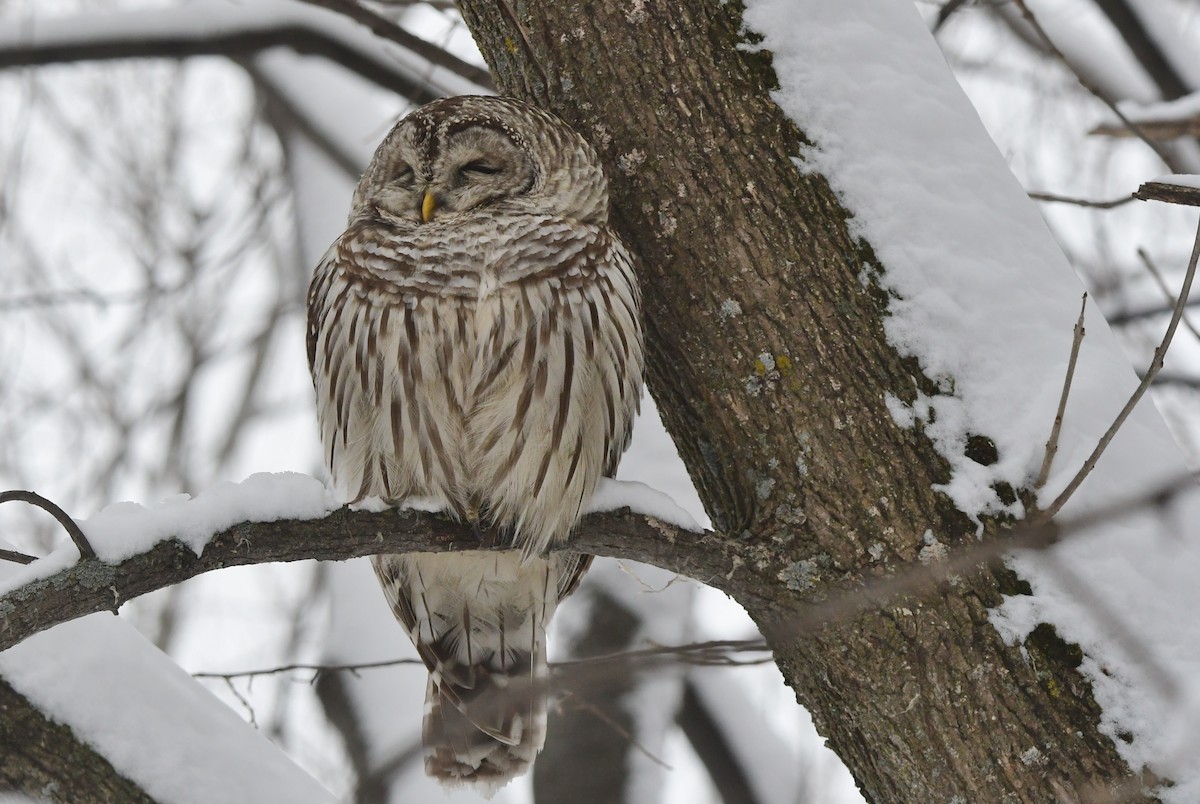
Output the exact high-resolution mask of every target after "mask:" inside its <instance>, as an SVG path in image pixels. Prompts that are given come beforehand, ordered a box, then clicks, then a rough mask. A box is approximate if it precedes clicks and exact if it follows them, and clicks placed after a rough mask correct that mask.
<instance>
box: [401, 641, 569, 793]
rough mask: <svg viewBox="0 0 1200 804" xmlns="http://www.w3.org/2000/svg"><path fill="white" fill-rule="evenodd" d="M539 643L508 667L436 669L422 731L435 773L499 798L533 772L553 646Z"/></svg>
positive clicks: (543, 732)
mask: <svg viewBox="0 0 1200 804" xmlns="http://www.w3.org/2000/svg"><path fill="white" fill-rule="evenodd" d="M538 630H539V631H540V630H541V629H538ZM533 647H534V650H533V652H532V654H523V655H522V654H517V655H516V656H514V657H513V658H514V660H515V661H513V662H512V663H511V664H510V665H509V666H508V667H507V668H506V670H507V671H508V672H505V673H497V672H495V671H493V670H490V669H488V668H486V667H483V666H480V665H475V666H472V667H466V668H464V667H461V666H460V667H455V668H447V667H445V666H444V665H443V666H440V667H438V669H436V670H434V671H433V672H431V673H430V674H429V686H428V687H427V688H426V692H425V720H424V724H423V728H422V734H421V736H422V740H423V742H424V744H425V772H426V773H427V774H429V775H430V776H432V777H433V778H435V779H437V780H438V781H440V782H442V783H443V784H448V785H458V784H470V785H472V786H473V787H474V788H475V789H476V790H477V791H478V792H479V793H481V794H482V795H484V796H486V797H488V798H491V796H492V795H493V794H494V793H495V792H496V791H497V790H499V789H500V788H501V787H503V786H504V785H506V784H507V783H508V782H509V781H511V780H512V779H513V778H515V777H517V776H520V775H521V774H523V773H525V772H526V771H527V770H529V766H530V765H532V764H533V760H534V759H535V758H536V757H537V755H538V752H539V751H541V750H542V744H543V743H544V742H545V740H546V688H545V679H546V659H545V651H544V650H540V649H539V648H540V647H541V645H535V646H533Z"/></svg>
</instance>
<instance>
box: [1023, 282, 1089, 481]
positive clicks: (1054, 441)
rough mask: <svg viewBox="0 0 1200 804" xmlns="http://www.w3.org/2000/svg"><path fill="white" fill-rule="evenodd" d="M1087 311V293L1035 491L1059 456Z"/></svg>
mask: <svg viewBox="0 0 1200 804" xmlns="http://www.w3.org/2000/svg"><path fill="white" fill-rule="evenodd" d="M1086 309H1087V293H1084V294H1083V302H1082V303H1081V304H1080V305H1079V318H1078V319H1076V321H1075V334H1074V336H1073V337H1072V339H1071V357H1070V359H1069V360H1068V361H1067V375H1066V377H1064V378H1063V389H1062V394H1060V395H1059V397H1058V411H1057V412H1056V413H1055V414H1054V426H1053V427H1051V428H1050V437H1049V438H1048V439H1046V454H1045V457H1043V458H1042V469H1041V471H1040V472H1038V476H1037V481H1036V482H1035V483H1034V484H1033V488H1034V490H1035V491H1040V490H1041V489H1042V487H1043V486H1045V485H1046V478H1048V477H1049V476H1050V467H1051V465H1053V463H1054V456H1055V455H1057V454H1058V438H1059V435H1060V434H1061V433H1062V423H1063V415H1064V414H1065V413H1066V410H1067V397H1069V396H1070V395H1071V383H1072V382H1074V380H1075V364H1076V363H1077V362H1078V360H1079V347H1080V345H1081V344H1082V343H1083V336H1084V329H1083V314H1084V311H1085V310H1086Z"/></svg>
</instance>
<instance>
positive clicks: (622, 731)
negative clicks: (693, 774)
mask: <svg viewBox="0 0 1200 804" xmlns="http://www.w3.org/2000/svg"><path fill="white" fill-rule="evenodd" d="M566 695H569V696H570V697H571V698H573V699H574V700H575V704H574V705H575V706H576V707H577V708H579V709H582V710H583V711H585V712H590V713H591V714H592V715H594V716H595V717H596V719H597V720H599V721H600V722H601V723H603V724H604V725H606V726H608V727H609V728H610V729H612V730H613V731H615V732H616V733H617V734H619V735H621V736H622V737H623V738H625V739H626V740H628V741H629V744H630V745H632V746H633V747H634V748H636V749H637V750H638V751H640V752H642V754H644V755H645V756H646V758H647V759H649V760H650V761H651V762H653V763H654V764H655V765H658V766H659V767H660V768H662V769H664V770H674V768H672V767H671V766H670V765H668V764H667V763H666V762H664V761H663V760H661V759H659V758H658V757H656V756H655V755H654V754H653V752H651V751H650V749H649V748H647V747H646V746H644V745H642V744H641V743H640V742H638V739H637V738H636V737H634V736H633V735H632V734H630V733H629V730H628V729H626V728H625V727H624V726H622V725H621V724H620V723H618V722H617V721H615V720H613V719H612V718H611V717H610V716H609V715H608V713H607V712H605V711H604V710H603V709H600V708H599V707H598V706H595V705H593V704H590V703H588V702H587V701H585V700H583V699H582V698H580V697H579V695H578V694H576V693H574V692H567V693H566Z"/></svg>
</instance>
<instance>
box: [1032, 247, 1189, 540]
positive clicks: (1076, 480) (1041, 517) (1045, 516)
mask: <svg viewBox="0 0 1200 804" xmlns="http://www.w3.org/2000/svg"><path fill="white" fill-rule="evenodd" d="M1197 260H1200V223H1198V224H1197V227H1196V242H1195V244H1194V245H1193V246H1192V257H1191V259H1190V260H1189V261H1188V267H1187V273H1186V274H1185V275H1184V277H1183V287H1181V288H1180V290H1179V297H1178V298H1177V299H1176V300H1175V309H1174V310H1173V311H1172V313H1171V323H1170V324H1168V325H1167V332H1166V334H1165V335H1163V339H1162V343H1160V344H1159V345H1158V348H1157V349H1155V350H1154V359H1153V360H1152V361H1151V362H1150V368H1149V369H1148V370H1147V371H1146V374H1145V376H1143V377H1142V381H1141V382H1140V383H1138V387H1137V389H1136V390H1135V391H1134V392H1133V394H1132V395H1131V396H1130V397H1129V401H1128V402H1126V403H1125V407H1123V408H1122V409H1121V412H1120V413H1119V414H1117V418H1116V419H1115V420H1114V421H1113V423H1112V424H1111V425H1110V426H1109V428H1108V430H1107V431H1106V432H1105V433H1104V436H1103V437H1102V438H1101V439H1100V442H1099V443H1098V444H1096V448H1095V449H1094V450H1092V454H1091V455H1089V456H1088V459H1087V460H1086V461H1084V463H1083V466H1082V467H1080V469H1079V471H1078V472H1077V473H1076V474H1075V477H1073V478H1072V479H1071V482H1070V483H1068V484H1067V487H1066V488H1065V489H1063V491H1062V493H1061V494H1059V495H1058V497H1057V498H1056V499H1055V500H1054V502H1052V503H1050V505H1049V506H1047V507H1046V508H1045V509H1043V510H1042V511H1041V512H1039V514H1038V515H1037V516H1036V517H1034V521H1035V522H1045V521H1048V520H1049V519H1050V518H1051V517H1053V516H1054V515H1055V514H1057V513H1058V512H1059V511H1060V510H1062V507H1063V506H1064V505H1066V503H1067V500H1069V499H1071V495H1072V494H1074V493H1075V490H1076V489H1078V488H1079V485H1080V484H1081V483H1083V481H1084V480H1085V479H1086V478H1087V476H1088V475H1090V474H1091V473H1092V470H1093V469H1095V468H1096V462H1097V461H1099V460H1100V456H1101V455H1102V454H1104V450H1106V449H1107V448H1108V445H1109V443H1111V442H1112V440H1113V437H1114V436H1116V434H1117V431H1118V430H1120V429H1121V425H1123V424H1125V420H1126V419H1128V418H1129V414H1131V413H1132V412H1133V409H1134V408H1135V407H1137V403H1138V402H1139V401H1140V400H1141V398H1142V396H1143V395H1144V394H1145V393H1146V389H1148V388H1149V387H1150V384H1151V383H1153V382H1154V377H1155V376H1156V375H1157V374H1158V372H1159V371H1160V370H1161V369H1162V365H1163V358H1165V357H1166V354H1167V349H1169V348H1170V346H1171V340H1172V339H1173V338H1174V337H1175V330H1176V329H1178V327H1179V321H1180V319H1181V318H1183V308H1184V305H1185V304H1187V298H1188V294H1189V293H1191V290H1192V279H1193V278H1194V277H1195V276H1196V262H1197Z"/></svg>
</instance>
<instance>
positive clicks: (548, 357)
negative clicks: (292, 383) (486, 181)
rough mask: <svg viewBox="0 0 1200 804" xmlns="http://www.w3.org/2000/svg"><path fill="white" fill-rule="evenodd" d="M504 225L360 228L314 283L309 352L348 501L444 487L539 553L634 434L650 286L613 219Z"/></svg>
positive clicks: (451, 497)
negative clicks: (642, 290) (610, 226)
mask: <svg viewBox="0 0 1200 804" xmlns="http://www.w3.org/2000/svg"><path fill="white" fill-rule="evenodd" d="M490 224H491V225H489V227H488V229H487V231H486V232H483V231H481V232H479V233H478V235H475V233H473V232H472V231H471V229H470V228H469V227H467V228H466V230H465V231H464V225H463V224H461V223H459V224H457V225H456V226H455V227H454V229H453V232H450V231H449V230H448V229H445V228H444V227H439V226H438V225H437V224H436V223H434V224H430V225H426V226H418V227H415V230H412V231H404V230H403V229H400V228H398V227H395V226H393V225H390V224H388V223H384V222H382V221H378V220H368V221H364V222H360V223H359V224H357V225H354V226H351V227H350V229H348V230H347V232H346V233H345V234H344V235H343V236H342V237H341V238H340V239H339V240H338V241H337V243H335V244H334V246H333V247H332V248H331V249H330V251H329V252H328V253H327V254H326V256H325V259H324V260H323V261H322V263H321V265H320V267H319V268H318V270H317V274H316V276H315V277H314V280H313V284H312V287H311V290H310V297H309V304H310V326H311V330H310V334H309V348H310V358H311V359H312V361H313V365H314V376H315V382H316V386H317V399H318V410H319V416H320V420H321V425H322V433H323V436H324V442H325V444H326V445H327V448H328V449H329V455H328V460H329V463H330V467H331V469H332V473H333V476H334V478H335V482H336V485H337V488H338V491H339V492H340V493H341V494H342V495H343V496H344V497H345V498H346V499H347V500H354V499H361V498H363V497H368V496H378V497H382V498H384V499H387V500H393V501H398V500H401V499H404V498H407V497H413V496H418V497H426V498H431V499H432V500H433V501H435V502H437V503H438V504H440V505H442V506H444V507H445V508H447V509H448V510H450V511H452V512H453V513H455V514H456V515H457V516H459V517H461V518H463V519H466V520H471V521H475V520H479V521H482V522H484V523H486V524H496V525H499V526H501V527H505V528H509V529H511V530H512V531H513V533H514V540H515V543H516V544H518V545H520V546H522V547H524V549H525V550H526V554H527V555H529V554H535V553H537V552H540V551H542V550H543V549H544V548H545V547H546V546H547V545H548V544H549V543H550V542H551V541H552V540H554V539H562V538H565V537H566V536H567V534H568V533H569V531H570V529H571V527H572V526H573V525H574V523H575V521H576V520H577V519H578V516H579V511H580V508H581V506H582V505H583V504H584V503H585V502H586V500H587V499H588V497H589V496H590V495H591V493H592V491H593V489H594V488H595V484H596V481H597V480H598V478H599V477H600V476H601V475H602V474H604V473H606V472H611V471H612V470H613V469H614V468H615V465H616V461H617V458H618V457H619V456H620V454H621V452H622V451H623V450H624V448H625V446H626V444H627V443H628V438H629V431H630V428H631V426H632V419H633V416H634V414H635V412H636V408H637V403H638V398H639V396H640V393H641V388H640V377H641V370H642V355H641V349H640V321H639V318H638V316H637V313H636V311H637V309H638V304H639V299H638V292H637V287H636V283H635V279H634V277H633V272H632V268H631V265H630V260H629V257H628V255H627V254H626V252H625V250H624V248H623V247H622V246H621V245H620V243H619V242H618V241H616V240H615V238H613V237H612V236H611V235H610V234H608V232H607V230H605V229H602V228H599V227H595V226H588V225H585V224H581V223H578V222H574V221H568V220H563V219H558V218H554V217H552V216H535V215H527V216H520V217H514V218H510V219H509V220H507V221H502V222H501V221H495V220H493V221H491V222H490ZM439 230H441V231H439ZM318 367H320V368H321V369H322V370H320V371H318V370H316V369H317V368H318Z"/></svg>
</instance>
